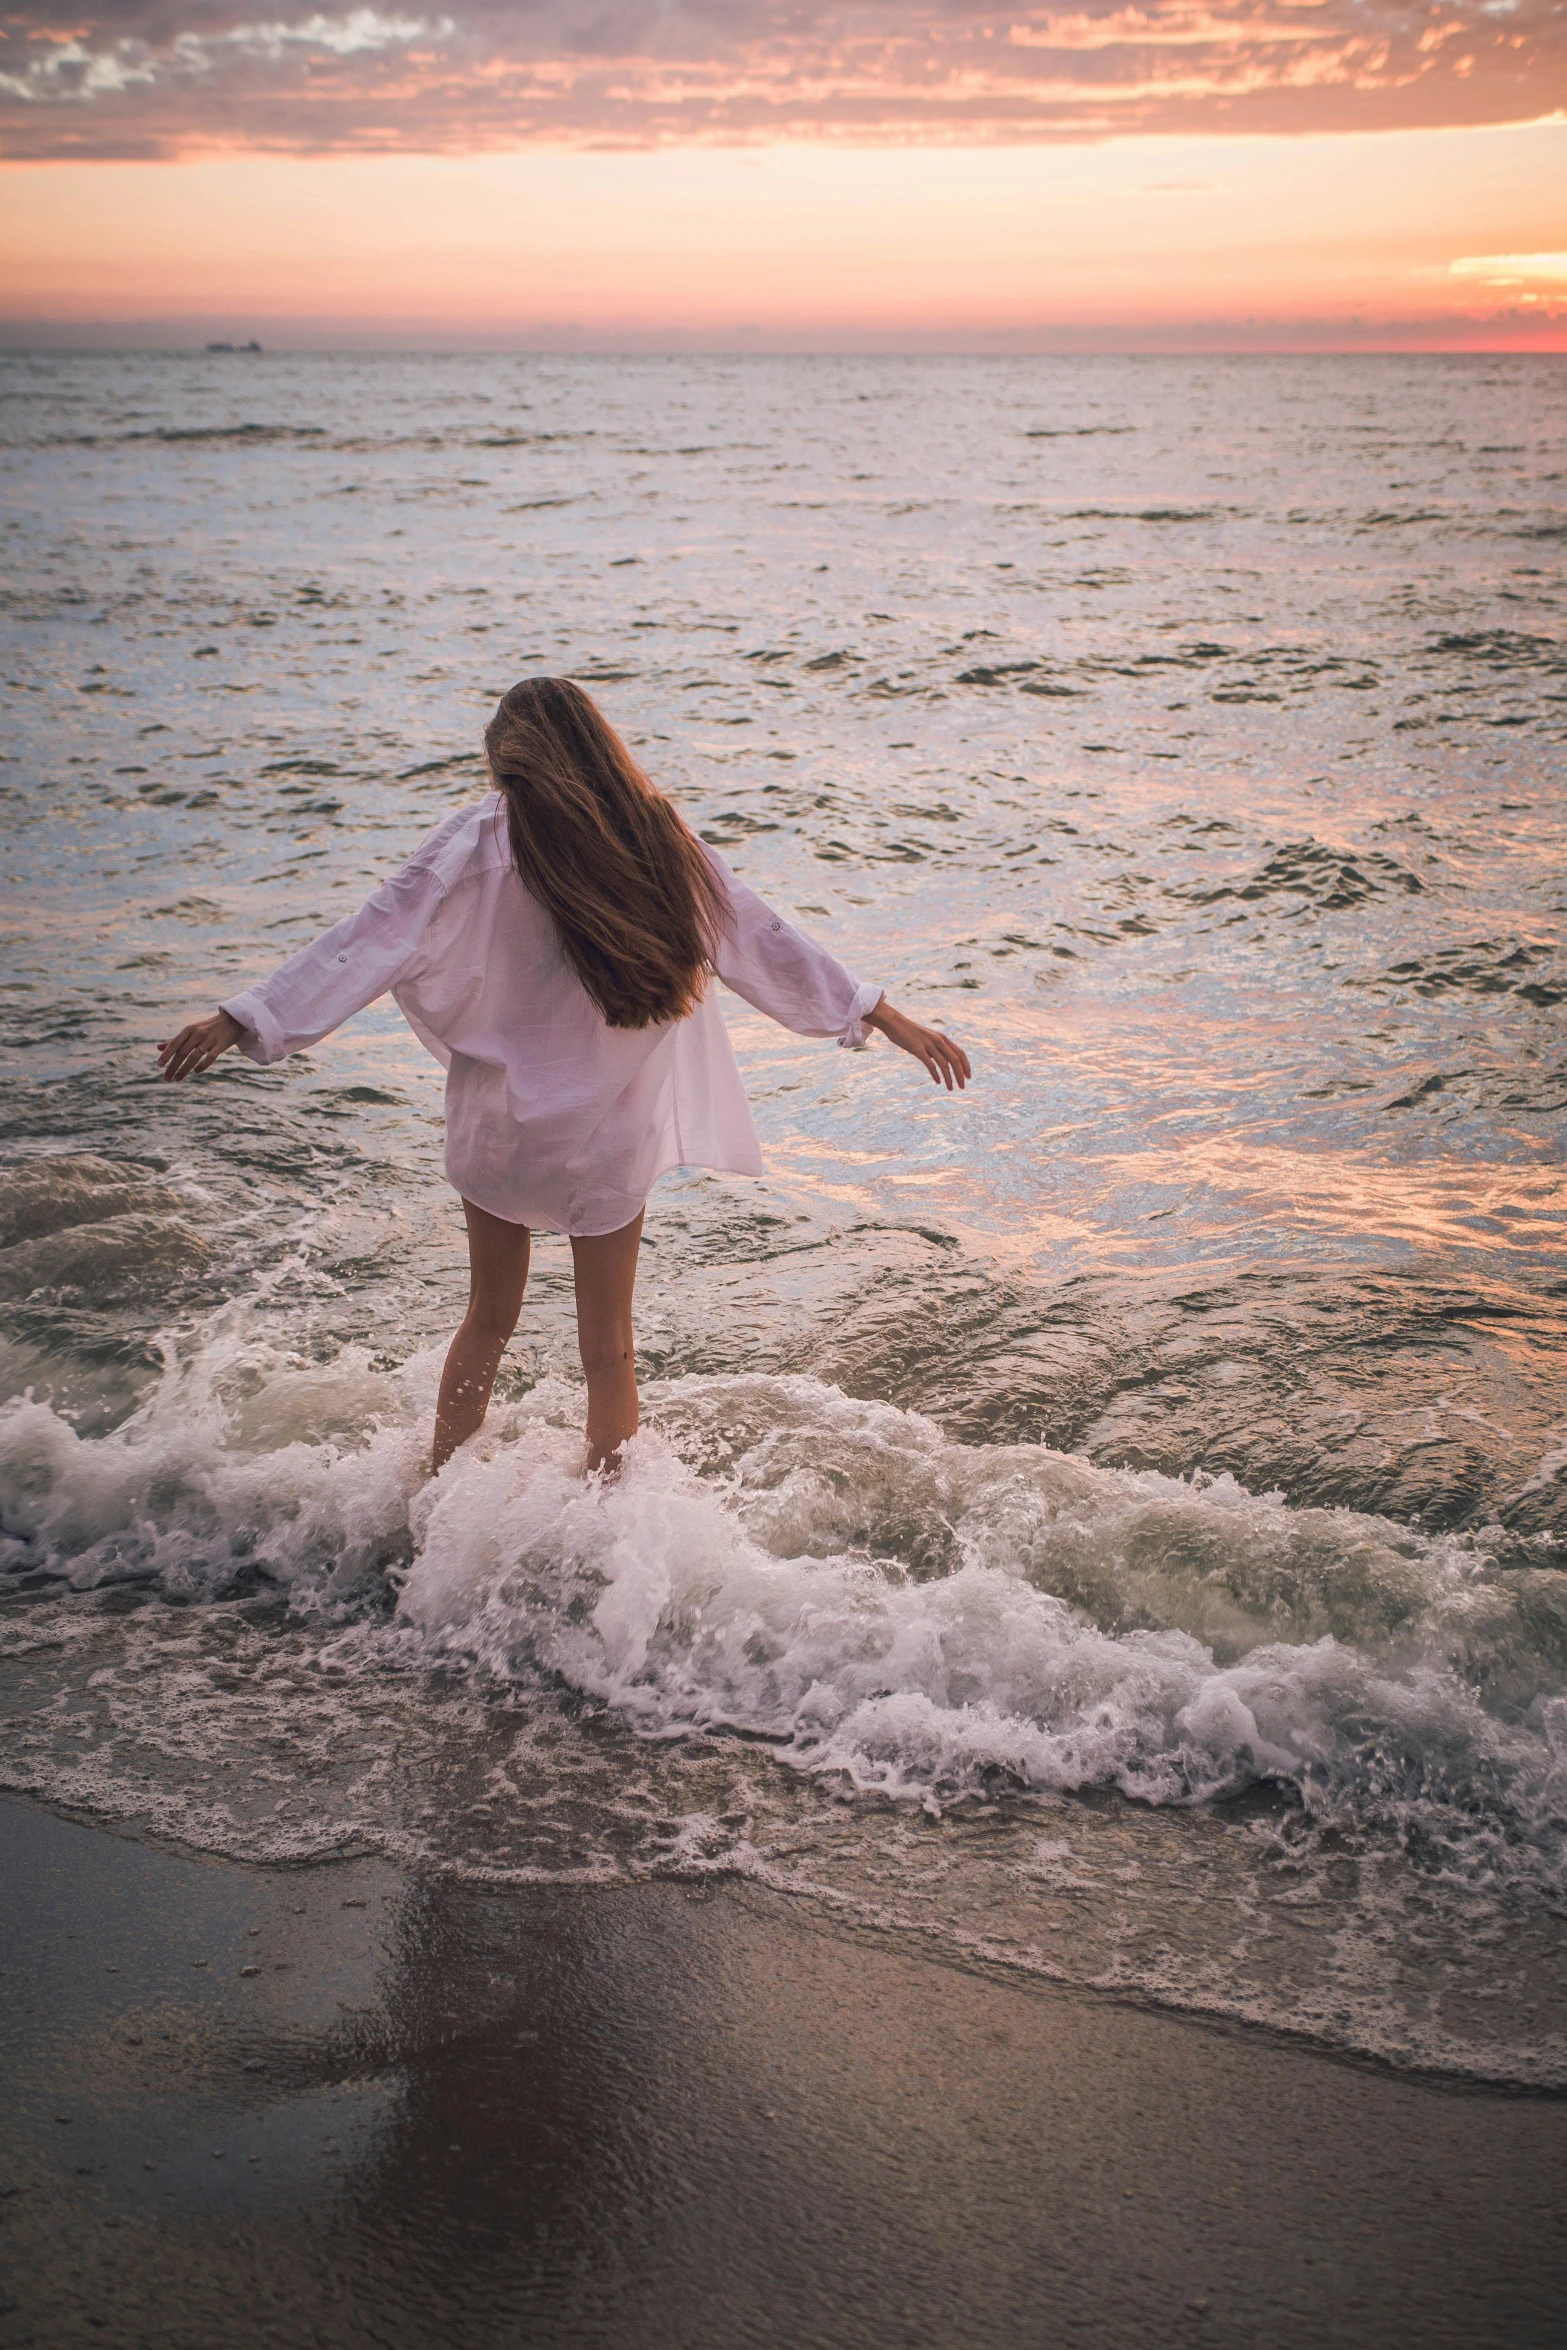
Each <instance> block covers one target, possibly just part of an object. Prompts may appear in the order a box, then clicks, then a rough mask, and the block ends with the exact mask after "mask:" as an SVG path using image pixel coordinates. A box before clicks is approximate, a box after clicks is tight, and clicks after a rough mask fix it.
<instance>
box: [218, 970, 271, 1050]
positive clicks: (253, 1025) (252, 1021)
mask: <svg viewBox="0 0 1567 2350" xmlns="http://www.w3.org/2000/svg"><path fill="white" fill-rule="evenodd" d="M218 1010H219V1011H220V1012H227V1014H228V1016H229V1018H230V1019H231V1020H237V1021H238V1022H239V1024H240V1026H241V1028H243V1029H244V1031H245V1034H244V1035H243V1036H242V1037H241V1038H240V1040H239V1042H238V1044H237V1045H236V1046H235V1048H234V1049H235V1051H236V1052H240V1053H243V1054H244V1056H245V1058H246V1060H247V1061H259V1062H260V1063H261V1065H262V1067H263V1068H265V1067H266V1065H267V1063H268V1062H269V1061H281V1060H282V1058H283V1056H284V1053H285V1052H286V1050H287V1046H286V1044H285V1042H284V1037H283V1031H282V1029H281V1028H280V1027H279V1026H278V1023H277V1021H276V1019H275V1018H274V1017H273V1015H272V1013H271V1012H269V1011H268V1009H267V1007H266V1005H265V1004H264V1003H263V1002H262V1000H261V997H260V996H259V995H258V994H257V993H256V991H255V990H254V988H247V989H246V991H245V993H244V994H243V995H231V996H230V997H229V998H228V1000H227V1001H226V1002H225V1003H221V1004H219V1006H218Z"/></svg>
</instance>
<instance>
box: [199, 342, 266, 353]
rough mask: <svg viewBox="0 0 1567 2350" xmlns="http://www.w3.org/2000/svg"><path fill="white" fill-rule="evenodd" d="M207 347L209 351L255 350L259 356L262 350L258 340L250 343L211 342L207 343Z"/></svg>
mask: <svg viewBox="0 0 1567 2350" xmlns="http://www.w3.org/2000/svg"><path fill="white" fill-rule="evenodd" d="M207 349H208V350H209V351H254V352H255V353H256V354H257V356H258V357H259V356H260V352H261V345H260V344H259V343H256V342H250V343H209V344H208V345H207Z"/></svg>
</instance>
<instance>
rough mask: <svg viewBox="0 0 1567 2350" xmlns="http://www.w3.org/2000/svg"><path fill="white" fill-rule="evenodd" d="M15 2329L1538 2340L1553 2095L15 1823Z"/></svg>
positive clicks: (597, 1902) (1553, 2198)
mask: <svg viewBox="0 0 1567 2350" xmlns="http://www.w3.org/2000/svg"><path fill="white" fill-rule="evenodd" d="M0 1849H3V1851H4V1856H5V1870H6V1882H7V1885H8V1887H9V1889H10V1898H9V1899H8V1901H7V1904H6V1909H5V1915H4V1919H3V1923H0V1940H3V1945H4V1949H3V1959H0V1964H3V1967H4V1990H5V1993H6V1997H5V1999H4V2001H3V2004H0V2012H3V2014H4V2018H5V2038H6V2041H7V2043H8V2071H9V2075H10V2082H11V2095H10V2098H9V2104H10V2110H11V2116H12V2119H11V2122H10V2125H9V2127H8V2130H7V2138H8V2141H9V2143H8V2145H7V2147H6V2152H5V2162H4V2170H3V2174H0V2187H3V2188H7V2189H10V2190H13V2191H12V2192H10V2193H8V2194H6V2195H5V2196H4V2198H3V2200H0V2247H3V2250H4V2258H5V2277H6V2281H5V2284H4V2287H3V2289H0V2302H4V2303H6V2304H9V2305H10V2306H9V2308H8V2309H7V2311H6V2313H5V2315H4V2316H3V2319H0V2324H3V2328H4V2331H3V2334H0V2342H3V2343H5V2344H13V2343H15V2344H29V2345H32V2346H34V2350H52V2345H54V2344H55V2343H65V2342H67V2341H70V2342H76V2341H79V2340H81V2339H82V2338H83V2335H84V2331H91V2332H95V2333H98V2334H99V2335H100V2336H101V2338H103V2339H104V2340H107V2341H116V2342H123V2343H126V2344H129V2345H135V2346H138V2350H139V2346H140V2345H146V2350H154V2346H156V2350H198V2346H199V2350H206V2346H207V2345H208V2344H210V2343H211V2342H212V2341H214V2340H219V2339H221V2340H223V2341H224V2342H225V2344H226V2345H233V2346H234V2350H263V2346H264V2350H273V2346H276V2350H282V2346H283V2345H285V2344H287V2345H292V2344H296V2343H299V2342H301V2341H310V2342H312V2343H320V2344H324V2345H331V2346H335V2345H339V2344H341V2345H345V2346H350V2345H353V2346H357V2345H359V2344H361V2343H362V2344H365V2345H367V2346H368V2345H369V2344H371V2343H374V2344H377V2345H392V2346H394V2350H412V2346H414V2345H421V2346H422V2345H425V2344H429V2345H432V2350H433V2346H434V2345H436V2344H440V2345H442V2350H446V2346H447V2345H450V2346H452V2350H468V2346H469V2345H473V2346H474V2350H490V2345H492V2344H494V2345H496V2346H497V2350H499V2345H501V2344H502V2343H505V2344H508V2345H515V2344H517V2343H519V2342H532V2341H538V2342H541V2343H544V2342H548V2343H550V2344H554V2343H557V2342H570V2343H573V2344H579V2343H580V2344H585V2345H602V2346H603V2350H662V2346H663V2345H665V2344H668V2345H671V2346H673V2345H677V2344H678V2345H687V2344H698V2343H705V2342H708V2341H714V2342H719V2341H721V2342H723V2343H725V2344H726V2345H728V2344H755V2345H765V2346H768V2350H771V2346H773V2345H777V2350H785V2346H786V2345H787V2346H789V2350H793V2346H794V2345H796V2344H805V2343H810V2344H825V2345H830V2346H832V2350H861V2346H862V2345H863V2346H866V2350H881V2346H882V2345H884V2344H897V2345H905V2344H906V2345H909V2346H911V2350H923V2346H924V2345H926V2344H929V2345H931V2346H932V2350H936V2346H937V2345H940V2346H942V2350H946V2346H948V2345H952V2344H955V2343H956V2344H962V2345H965V2350H991V2346H992V2345H995V2346H996V2350H1001V2346H1002V2345H1007V2346H1008V2350H1010V2346H1011V2345H1013V2344H1016V2343H1020V2342H1023V2341H1028V2342H1042V2341H1053V2340H1056V2339H1070V2338H1077V2339H1087V2340H1091V2341H1093V2342H1095V2343H1096V2344H1104V2345H1107V2346H1109V2350H1120V2346H1121V2345H1123V2344H1124V2345H1127V2346H1129V2350H1130V2346H1133V2345H1141V2344H1144V2343H1146V2344H1149V2345H1154V2344H1161V2345H1162V2344H1166V2343H1170V2342H1177V2343H1185V2342H1188V2341H1189V2342H1192V2343H1202V2344H1208V2343H1212V2344H1237V2345H1238V2344H1241V2343H1251V2342H1256V2341H1258V2340H1260V2339H1264V2338H1273V2337H1274V2336H1275V2335H1276V2336H1278V2338H1280V2339H1281V2340H1284V2339H1287V2340H1288V2341H1289V2342H1291V2343H1293V2344H1305V2345H1315V2344H1319V2343H1320V2344H1323V2345H1327V2344H1336V2345H1343V2344H1350V2343H1353V2344H1357V2345H1361V2344H1380V2343H1384V2342H1385V2343H1388V2344H1390V2345H1392V2344H1400V2343H1404V2342H1408V2341H1412V2340H1419V2341H1420V2342H1421V2343H1422V2345H1427V2344H1431V2345H1442V2344H1448V2343H1451V2344H1453V2345H1454V2346H1455V2350H1456V2346H1457V2345H1459V2344H1460V2343H1461V2344H1464V2345H1466V2346H1474V2345H1487V2344H1492V2343H1495V2344H1497V2345H1499V2346H1500V2345H1501V2344H1504V2343H1505V2344H1508V2345H1510V2346H1511V2345H1519V2344H1525V2345H1527V2344H1531V2343H1534V2342H1536V2341H1538V2342H1540V2343H1542V2344H1543V2343H1545V2342H1548V2341H1554V2339H1555V2338H1556V2331H1557V2326H1558V2323H1559V2315H1560V2307H1561V2298H1562V2294H1563V2292H1564V2290H1567V2198H1564V2196H1563V2193H1562V2189H1561V2185H1560V2181H1561V2178H1562V2175H1563V2173H1562V2156H1563V2153H1564V2151H1567V2101H1564V2100H1562V2099H1561V2098H1558V2097H1551V2096H1549V2095H1543V2094H1539V2093H1528V2092H1523V2093H1520V2092H1517V2091H1512V2092H1507V2091H1495V2090H1488V2089H1485V2088H1482V2087H1478V2086H1475V2085H1471V2084H1456V2083H1452V2084H1450V2083H1446V2082H1442V2081H1439V2080H1433V2079H1432V2078H1430V2077H1429V2076H1418V2075H1417V2076H1400V2075H1397V2074H1395V2073H1393V2072H1392V2071H1391V2070H1389V2069H1388V2068H1385V2067H1383V2066H1380V2065H1377V2064H1375V2063H1372V2062H1369V2061H1366V2060H1362V2059H1356V2058H1352V2057H1342V2056H1339V2055H1337V2054H1333V2053H1319V2052H1317V2051H1315V2050H1313V2049H1310V2048H1308V2047H1306V2046H1303V2045H1301V2044H1300V2043H1297V2042H1292V2041H1289V2040H1286V2039H1283V2038H1281V2037H1277V2036H1275V2035H1273V2034H1270V2033H1264V2032H1260V2031H1255V2030H1252V2029H1250V2028H1248V2027H1246V2026H1240V2025H1226V2024H1222V2023H1217V2022H1214V2021H1211V2020H1209V2019H1204V2018H1189V2017H1186V2016H1181V2015H1174V2014H1171V2013H1169V2012H1168V2011H1162V2010H1159V2009H1155V2008H1150V2007H1142V2006H1138V2005H1135V2004H1131V2003H1128V2002H1125V2001H1121V2000H1116V1999H1112V1998H1109V1997H1106V1996H1104V1995H1102V1994H1094V1993H1092V1992H1079V1991H1072V1990H1068V1989H1064V1988H1062V1987H1060V1986H1057V1985H1053V1984H1050V1983H1045V1982H1040V1981H1038V1980H1021V1979H1017V1978H1002V1977H1001V1975H1000V1971H999V1970H998V1969H995V1968H991V1967H987V1966H985V1965H983V1964H980V1965H977V1966H975V1967H972V1968H968V1967H959V1966H957V1965H955V1964H953V1963H951V1962H950V1961H944V1960H941V1959H939V1958H937V1957H935V1956H933V1955H930V1954H927V1953H922V1952H920V1951H917V1950H912V1949H911V1948H910V1947H909V1945H908V1942H907V1941H906V1940H901V1939H900V1940H899V1941H898V1942H896V1943H893V1942H889V1941H885V1940H882V1939H881V1938H879V1937H877V1936H875V1935H873V1934H871V1933H869V1932H868V1931H866V1930H864V1929H861V1928H856V1927H851V1926H846V1925H840V1924H837V1923H835V1922H834V1921H832V1920H831V1919H830V1918H824V1917H823V1916H822V1915H821V1913H820V1912H818V1911H816V1910H814V1909H807V1908H806V1907H804V1906H803V1905H802V1904H799V1903H796V1902H791V1901H790V1900H789V1899H788V1897H786V1896H782V1895H775V1894H770V1893H767V1892H764V1891H761V1890H759V1889H757V1888H755V1887H752V1886H743V1885H738V1884H736V1883H734V1882H733V1881H731V1880H724V1881H722V1882H719V1883H717V1884H707V1885H700V1886H691V1885H686V1884H679V1883H671V1882H668V1881H664V1882H650V1883H644V1884H640V1885H634V1886H626V1887H613V1888H587V1887H559V1886H536V1887H529V1888H516V1887H511V1888H494V1887H484V1886H478V1885H474V1884H471V1883H461V1882H454V1881H452V1880H449V1879H443V1878H437V1877H434V1876H431V1875H426V1874H422V1873H420V1872H417V1871H409V1870H404V1869H400V1868H398V1867H396V1866H394V1865H393V1864H391V1863H389V1862H387V1861H385V1860H382V1859H378V1858H369V1859H358V1860H344V1861H337V1862H327V1863H322V1864H319V1865H315V1866H308V1867H290V1868H266V1867H259V1866H255V1865H252V1864H247V1863H241V1862H235V1861H230V1860H222V1859H212V1858H206V1857H203V1856H201V1855H197V1854H192V1853H189V1852H187V1851H183V1850H177V1849H172V1848H169V1847H166V1846H161V1845H155V1844H150V1843H143V1842H140V1841H138V1840H136V1839H135V1838H133V1837H132V1836H130V1835H127V1834H126V1833H124V1832H123V1831H120V1830H115V1829H112V1828H104V1827H99V1826H95V1825H92V1824H88V1823H84V1822H81V1821H79V1820H68V1819H65V1818H62V1817H61V1816H60V1815H58V1814H56V1813H53V1812H51V1811H49V1810H47V1809H45V1808H44V1807H42V1806H41V1805H38V1804H36V1803H34V1802H32V1801H30V1800H29V1799H26V1798H21V1797H14V1796H7V1797H5V1798H4V1799H0Z"/></svg>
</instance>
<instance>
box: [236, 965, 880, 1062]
mask: <svg viewBox="0 0 1567 2350" xmlns="http://www.w3.org/2000/svg"><path fill="white" fill-rule="evenodd" d="M886 992H887V991H886V989H885V988H881V987H872V986H871V985H870V983H869V982H868V981H866V982H862V984H861V985H860V986H859V987H857V988H856V989H855V991H854V1002H853V1004H852V1005H851V1006H850V1009H849V1017H848V1019H847V1020H846V1021H845V1022H844V1024H843V1026H842V1028H840V1030H839V1031H838V1042H839V1043H840V1044H841V1045H842V1046H844V1047H845V1049H846V1050H847V1051H849V1052H851V1053H863V1052H864V1050H865V1048H866V1046H867V1045H868V1044H869V1043H870V1041H871V1040H870V1037H869V1035H868V1033H867V1032H866V1027H865V1016H866V1014H867V1013H868V1012H874V1011H875V1009H876V1006H877V1005H878V1004H879V1003H880V1002H881V999H882V997H883V996H884V995H885V994H886ZM234 1017H235V1018H236V1019H238V1017H239V1014H238V1013H237V1012H236V1013H235V1015H234Z"/></svg>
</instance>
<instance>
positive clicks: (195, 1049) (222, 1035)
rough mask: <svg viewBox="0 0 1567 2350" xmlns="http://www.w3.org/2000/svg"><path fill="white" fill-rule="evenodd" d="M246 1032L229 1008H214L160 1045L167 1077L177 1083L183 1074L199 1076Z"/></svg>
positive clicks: (169, 1080) (159, 1056)
mask: <svg viewBox="0 0 1567 2350" xmlns="http://www.w3.org/2000/svg"><path fill="white" fill-rule="evenodd" d="M244 1033H245V1031H244V1030H243V1028H241V1026H240V1024H239V1022H238V1021H237V1020H236V1019H235V1018H234V1017H233V1014H232V1013H229V1012H214V1013H213V1014H212V1016H211V1018H210V1019H207V1020H193V1021H192V1022H191V1023H190V1026H189V1027H188V1028H182V1029H181V1030H180V1032H179V1034H178V1036H171V1037H170V1038H169V1041H168V1043H167V1044H160V1045H159V1047H158V1059H159V1060H160V1061H161V1062H162V1064H163V1074H164V1077H165V1079H166V1080H167V1081H168V1083H169V1084H171V1085H177V1084H178V1083H179V1080H180V1079H181V1078H182V1077H195V1076H198V1075H199V1074H200V1072H201V1071H202V1070H203V1069H210V1068H211V1067H212V1064H213V1062H214V1061H215V1060H216V1059H217V1057H218V1055H219V1054H220V1053H226V1052H227V1051H228V1049H229V1047H230V1045H235V1044H238V1042H239V1040H240V1038H241V1037H242V1036H243V1035H244Z"/></svg>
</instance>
